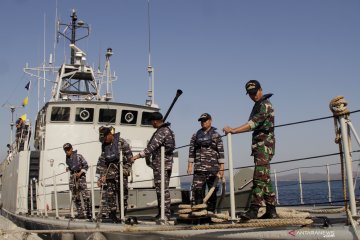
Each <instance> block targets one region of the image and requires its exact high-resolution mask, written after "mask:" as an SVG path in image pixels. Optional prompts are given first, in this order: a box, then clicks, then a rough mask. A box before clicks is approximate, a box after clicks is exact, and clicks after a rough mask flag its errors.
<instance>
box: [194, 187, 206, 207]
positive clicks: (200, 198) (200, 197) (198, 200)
mask: <svg viewBox="0 0 360 240" xmlns="http://www.w3.org/2000/svg"><path fill="white" fill-rule="evenodd" d="M194 195H195V196H194V205H198V204H202V203H203V202H204V193H203V190H202V189H200V190H195V191H194Z"/></svg>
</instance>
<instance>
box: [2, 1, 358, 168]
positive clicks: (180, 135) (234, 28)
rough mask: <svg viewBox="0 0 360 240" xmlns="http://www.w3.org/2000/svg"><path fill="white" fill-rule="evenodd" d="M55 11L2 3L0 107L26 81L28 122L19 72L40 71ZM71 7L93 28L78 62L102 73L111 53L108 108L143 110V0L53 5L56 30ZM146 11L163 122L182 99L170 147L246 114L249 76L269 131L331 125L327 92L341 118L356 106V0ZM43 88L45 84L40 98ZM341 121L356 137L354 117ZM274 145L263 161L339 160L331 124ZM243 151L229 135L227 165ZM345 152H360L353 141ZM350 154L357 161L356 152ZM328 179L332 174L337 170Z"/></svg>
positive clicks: (154, 6) (163, 6)
mask: <svg viewBox="0 0 360 240" xmlns="http://www.w3.org/2000/svg"><path fill="white" fill-rule="evenodd" d="M55 5H56V4H55V0H36V1H30V0H2V1H1V10H0V12H1V14H0V24H1V33H0V34H1V39H0V41H1V54H0V79H1V83H2V87H1V88H0V104H1V105H3V106H7V105H9V104H13V105H20V104H21V101H22V99H23V98H24V97H25V96H26V94H27V92H26V90H25V88H24V86H25V85H26V83H27V82H28V81H29V80H30V79H31V80H32V87H31V91H30V95H29V98H30V101H29V105H28V106H27V107H26V108H21V109H20V108H19V109H16V113H15V117H18V116H20V115H22V114H24V113H27V114H28V117H30V119H31V121H32V122H33V124H34V118H35V113H36V110H37V91H36V88H37V83H36V80H35V79H34V78H30V77H29V76H27V75H25V74H24V73H23V71H22V68H23V67H24V66H25V65H26V63H29V65H30V66H39V65H41V64H42V62H43V55H44V51H43V48H44V18H45V19H46V24H45V25H46V34H45V35H46V45H45V48H46V58H47V59H48V58H49V54H50V53H51V52H53V49H54V25H55V23H54V22H55V20H54V18H55ZM73 8H75V9H76V10H77V14H78V18H79V19H81V20H84V21H85V22H87V23H88V24H90V26H91V36H90V38H88V39H86V40H82V41H81V42H79V44H78V45H79V47H80V48H81V49H83V50H84V51H85V52H86V53H87V60H88V63H89V64H91V65H94V66H97V65H98V61H99V55H100V56H101V58H100V59H101V65H102V66H103V65H104V54H105V51H106V49H107V48H108V47H111V48H112V49H113V52H114V55H113V57H112V58H111V60H112V62H111V66H112V70H113V71H116V74H117V75H118V77H119V80H118V81H117V82H115V83H114V96H115V100H116V101H120V102H129V103H136V104H143V103H144V102H145V99H146V94H147V89H148V80H147V72H146V66H147V64H148V28H147V24H148V21H147V1H146V0H126V1H125V0H106V1H89V0H61V1H58V14H59V17H60V19H61V21H62V22H66V23H68V22H69V21H70V18H69V16H70V14H71V9H73ZM150 12H151V52H152V65H153V66H154V68H155V81H156V82H155V101H156V103H157V104H159V105H160V107H161V108H162V112H163V113H164V112H165V111H166V110H167V108H168V107H169V105H170V103H171V101H172V99H173V97H174V95H175V92H176V90H177V89H182V90H183V92H184V93H183V95H182V96H181V97H180V98H179V100H178V103H177V104H176V106H175V107H174V109H173V112H172V113H171V115H170V117H169V121H170V122H171V123H172V128H173V130H174V132H175V134H176V142H177V146H182V145H186V144H188V143H189V141H190V137H191V135H192V134H193V133H194V132H195V131H196V130H197V129H198V128H199V127H200V125H199V123H198V122H197V118H198V117H199V116H200V114H201V113H203V112H209V113H210V114H212V115H213V124H214V126H216V127H218V128H219V130H221V129H222V128H223V127H224V126H225V125H230V126H239V125H241V124H242V123H244V122H245V121H247V119H248V116H249V114H250V111H251V108H252V106H253V103H252V101H251V100H250V99H249V97H248V96H247V95H245V90H244V84H245V83H246V82H247V81H248V80H249V79H257V80H259V81H260V82H261V84H262V87H263V90H264V92H265V93H267V92H271V93H273V94H274V96H273V97H272V98H271V101H272V103H273V105H274V108H275V113H276V119H275V120H276V124H284V123H288V122H295V121H300V120H307V119H311V118H318V117H324V116H329V115H331V112H330V110H329V107H328V105H329V102H330V100H331V99H332V98H333V97H335V96H337V95H344V96H345V98H346V100H347V101H348V102H349V108H350V110H358V109H360V96H359V93H360V88H359V87H360V83H359V78H360V67H359V66H360V2H359V1H355V0H346V1H341V0H336V1H335V0H316V1H314V0H298V1H294V0H272V1H269V0H263V1H257V0H251V1H250V0H249V1H240V0H171V1H170V0H151V8H150ZM66 45H67V43H66ZM64 46H65V44H64V41H63V39H60V42H59V44H57V45H56V56H57V57H56V58H57V60H56V63H57V65H59V64H60V63H62V62H63V59H64V54H66V56H67V57H69V54H68V52H64ZM41 84H42V83H41ZM49 91H50V85H49V84H47V94H46V99H48V98H49V93H50V92H49ZM41 96H43V95H41ZM42 104H43V102H42V98H41V105H42ZM0 117H1V119H0V121H1V127H0V133H1V136H2V138H1V140H0V141H1V144H0V146H2V147H1V148H0V149H1V156H2V158H3V157H4V156H5V151H6V147H5V146H6V144H7V143H8V141H9V138H10V128H9V123H10V120H11V114H10V111H9V109H7V108H6V107H2V108H1V115H0ZM351 119H352V122H353V124H354V126H355V128H356V129H357V130H358V132H359V133H360V113H354V114H353V115H351ZM276 137H277V143H276V156H275V157H274V159H273V162H278V161H284V160H289V159H295V158H302V157H309V156H313V155H321V154H328V153H334V152H337V151H338V146H337V145H335V144H334V127H333V120H332V119H328V120H324V121H319V122H312V123H306V124H302V125H296V126H290V127H283V128H278V129H276ZM224 141H225V145H226V139H224ZM250 144H251V135H250V134H249V133H246V134H241V135H236V136H234V140H233V145H234V148H235V152H234V161H235V163H234V165H235V166H236V167H239V166H246V165H250V164H252V162H253V160H252V158H251V157H250V156H249V155H250ZM353 147H354V149H355V150H356V149H359V147H358V145H357V143H356V142H354V143H353ZM187 150H188V149H187V148H184V149H183V150H181V151H180V157H181V165H182V166H181V173H185V168H186V165H187ZM353 157H354V159H359V154H354V155H353ZM338 159H339V157H338V156H337V157H332V158H325V159H315V160H311V161H306V162H301V163H299V164H294V163H292V164H287V165H283V166H279V165H276V166H274V168H276V169H278V170H284V169H288V168H293V167H296V166H301V165H306V166H311V165H321V164H326V163H334V162H338V161H339V160H338ZM226 167H227V165H226ZM317 170H318V171H322V172H323V171H324V170H325V169H324V168H320V169H317ZM355 170H356V169H355ZM306 171H309V170H308V169H307V170H306ZM331 171H332V172H339V167H338V166H337V167H334V168H332V169H331Z"/></svg>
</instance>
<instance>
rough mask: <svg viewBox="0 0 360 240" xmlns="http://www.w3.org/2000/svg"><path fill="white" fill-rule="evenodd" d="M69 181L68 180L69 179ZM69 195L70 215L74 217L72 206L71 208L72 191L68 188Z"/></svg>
mask: <svg viewBox="0 0 360 240" xmlns="http://www.w3.org/2000/svg"><path fill="white" fill-rule="evenodd" d="M70 174H71V173H70V172H68V178H69V179H70ZM69 181H70V180H69ZM69 197H70V217H71V218H74V208H73V205H74V204H73V202H72V192H71V190H70V189H69Z"/></svg>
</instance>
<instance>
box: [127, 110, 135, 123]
mask: <svg viewBox="0 0 360 240" xmlns="http://www.w3.org/2000/svg"><path fill="white" fill-rule="evenodd" d="M133 120H134V114H133V113H131V112H128V113H126V114H125V121H126V122H128V123H130V122H132V121H133Z"/></svg>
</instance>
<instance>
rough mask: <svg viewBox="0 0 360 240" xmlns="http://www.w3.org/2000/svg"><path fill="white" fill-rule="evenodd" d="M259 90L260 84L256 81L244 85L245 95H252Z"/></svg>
mask: <svg viewBox="0 0 360 240" xmlns="http://www.w3.org/2000/svg"><path fill="white" fill-rule="evenodd" d="M260 88H261V85H260V83H259V82H258V81H257V80H250V81H248V82H247V83H246V85H245V89H246V94H251V95H254V94H256V93H257V91H258V90H259V89H260Z"/></svg>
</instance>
